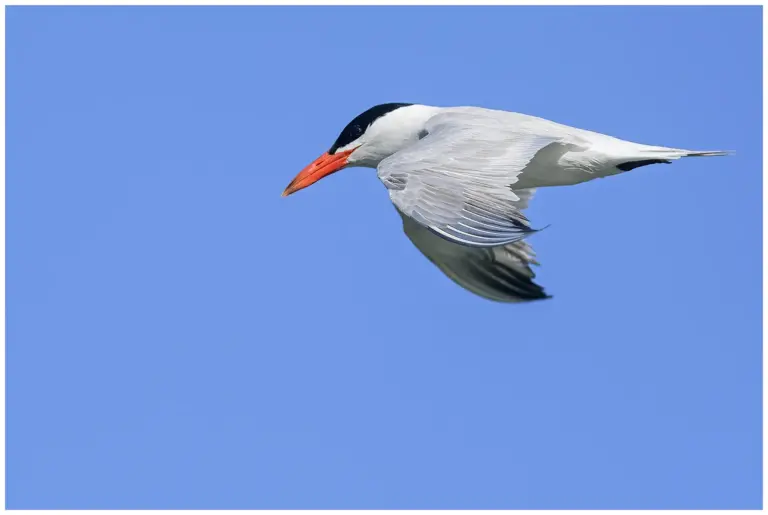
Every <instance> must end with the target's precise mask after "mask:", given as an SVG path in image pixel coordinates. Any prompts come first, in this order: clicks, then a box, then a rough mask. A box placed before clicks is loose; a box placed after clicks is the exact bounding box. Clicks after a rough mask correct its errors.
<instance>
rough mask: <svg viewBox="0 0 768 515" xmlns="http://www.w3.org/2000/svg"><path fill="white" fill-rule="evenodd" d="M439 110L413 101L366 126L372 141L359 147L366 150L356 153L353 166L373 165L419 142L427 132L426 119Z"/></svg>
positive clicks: (372, 166) (371, 166)
mask: <svg viewBox="0 0 768 515" xmlns="http://www.w3.org/2000/svg"><path fill="white" fill-rule="evenodd" d="M440 109H441V108H439V107H432V106H425V105H419V104H415V105H411V106H406V107H402V108H400V109H397V110H396V111H393V112H392V113H389V114H388V115H386V116H384V117H383V118H381V119H380V120H379V121H377V122H376V123H375V124H374V125H372V126H371V127H370V128H369V129H368V131H367V133H369V134H367V135H368V136H370V138H371V143H369V144H367V145H365V147H364V148H361V149H360V150H364V151H365V152H364V153H363V154H362V155H360V156H356V157H358V161H357V162H356V163H355V166H364V167H370V168H376V167H377V166H378V165H379V163H380V162H381V161H383V160H384V159H386V158H388V157H389V156H391V155H392V154H394V153H396V152H399V151H401V150H403V149H404V148H407V147H409V146H410V145H413V144H414V143H416V142H417V141H419V139H421V138H423V137H424V136H425V135H426V130H425V126H426V124H427V121H428V120H429V119H430V118H432V117H433V116H434V115H435V114H437V112H438V111H440Z"/></svg>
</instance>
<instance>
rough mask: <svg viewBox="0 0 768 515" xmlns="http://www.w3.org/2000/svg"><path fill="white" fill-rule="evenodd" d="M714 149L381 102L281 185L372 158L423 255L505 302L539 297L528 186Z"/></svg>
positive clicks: (496, 114)
mask: <svg viewBox="0 0 768 515" xmlns="http://www.w3.org/2000/svg"><path fill="white" fill-rule="evenodd" d="M724 154H725V152H722V151H705V152H701V151H690V150H682V149H675V148H667V147H658V146H651V145H642V144H639V143H632V142H629V141H624V140H620V139H617V138H614V137H611V136H606V135H604V134H599V133H596V132H592V131H587V130H582V129H576V128H573V127H568V126H566V125H562V124H558V123H555V122H551V121H549V120H544V119H541V118H536V117H533V116H528V115H524V114H519V113H511V112H506V111H498V110H491V109H484V108H479V107H452V108H440V107H432V106H423V105H410V104H383V105H380V106H376V107H374V108H372V109H370V110H369V111H366V112H365V113H362V114H361V115H359V116H358V117H357V118H355V119H354V120H352V122H350V124H349V125H347V127H346V128H345V129H344V131H342V133H341V135H340V136H339V138H338V139H337V141H336V143H335V144H334V146H333V147H332V148H331V151H330V152H329V153H327V154H324V156H321V158H319V159H318V160H317V161H316V162H315V163H313V164H312V165H310V166H308V167H307V168H305V170H304V171H302V173H301V174H299V176H297V178H296V179H294V181H293V182H292V183H291V185H289V187H288V188H287V189H286V194H288V193H292V192H293V191H296V190H298V189H302V188H304V187H306V186H308V185H309V184H312V183H313V182H315V181H316V180H318V179H320V178H321V177H323V176H325V175H328V174H330V173H333V172H334V171H336V170H338V169H341V168H344V167H349V166H364V167H371V168H373V167H376V168H377V169H378V176H379V178H380V179H381V181H382V182H383V183H384V185H385V186H386V187H387V189H388V191H389V196H390V198H391V200H392V202H393V203H394V205H395V207H396V208H397V211H398V212H399V213H400V215H401V216H402V218H403V227H404V230H405V233H406V235H407V236H408V237H409V239H410V240H411V241H412V242H413V243H414V245H416V247H417V248H419V250H421V252H422V253H424V254H425V255H426V256H427V258H429V259H430V260H431V261H432V262H433V263H434V264H435V265H436V266H437V267H438V268H440V269H441V270H442V271H443V272H444V273H445V274H446V275H447V276H448V277H450V278H451V279H452V280H454V281H455V282H457V283H458V284H460V285H461V286H463V287H465V288H467V289H468V290H470V291H472V292H474V293H476V294H478V295H481V296H483V297H486V298H489V299H492V300H497V301H505V302H513V301H521V300H533V299H537V298H545V297H547V295H546V294H545V293H544V291H543V290H542V288H541V287H540V286H538V285H536V284H535V283H533V278H534V277H535V275H534V273H533V272H532V271H531V268H530V264H532V263H535V261H534V253H533V250H532V249H531V247H530V246H529V245H528V244H527V243H525V242H524V241H522V240H523V238H525V237H527V236H528V235H530V234H531V233H533V232H535V230H534V229H533V228H532V227H531V224H530V223H529V221H528V219H527V218H526V217H525V215H524V214H523V212H522V211H523V210H524V209H525V208H526V207H527V205H528V202H529V200H530V199H531V197H532V196H533V192H534V190H535V188H538V187H545V186H564V185H571V184H577V183H580V182H585V181H588V180H591V179H595V178H599V177H606V176H609V175H615V174H618V173H622V172H624V171H628V170H631V169H633V168H636V167H639V166H644V165H648V164H654V163H668V162H671V161H673V160H676V159H679V158H681V157H688V156H713V155H724ZM342 158H343V159H342ZM329 160H335V161H333V164H332V165H331V164H329V163H330V161H329Z"/></svg>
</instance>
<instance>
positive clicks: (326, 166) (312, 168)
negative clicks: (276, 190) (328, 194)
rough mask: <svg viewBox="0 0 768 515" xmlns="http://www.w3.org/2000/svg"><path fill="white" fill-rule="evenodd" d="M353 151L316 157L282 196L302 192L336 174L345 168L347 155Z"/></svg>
mask: <svg viewBox="0 0 768 515" xmlns="http://www.w3.org/2000/svg"><path fill="white" fill-rule="evenodd" d="M354 150H355V149H352V150H345V151H344V152H336V153H335V154H329V153H328V152H326V153H325V154H323V155H322V156H320V157H318V158H317V159H315V160H314V161H312V163H310V164H309V166H307V167H306V168H304V169H303V170H302V171H301V172H299V175H297V176H296V177H295V178H294V179H293V180H292V181H291V183H290V184H289V185H288V187H287V188H285V191H283V196H284V197H287V196H288V195H290V194H291V193H296V192H297V191H299V190H303V189H304V188H306V187H307V186H311V185H312V184H314V183H316V182H317V181H319V180H320V179H322V178H323V177H327V176H328V175H331V174H332V173H333V172H338V171H339V170H341V169H342V168H344V167H345V166H347V159H348V158H349V154H351V153H352V152H354Z"/></svg>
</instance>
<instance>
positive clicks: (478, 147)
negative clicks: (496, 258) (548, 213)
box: [378, 111, 560, 247]
mask: <svg viewBox="0 0 768 515" xmlns="http://www.w3.org/2000/svg"><path fill="white" fill-rule="evenodd" d="M484 113H490V112H480V111H479V112H473V111H458V112H454V111H450V112H445V113H440V114H437V115H435V116H434V117H433V118H431V119H430V120H429V121H428V122H427V125H426V133H427V134H426V135H425V136H424V137H423V138H422V139H421V140H419V141H418V142H417V143H415V144H413V145H412V146H410V147H408V148H406V149H404V150H401V151H399V152H397V153H395V154H393V155H392V156H390V157H388V158H386V159H384V160H383V161H382V162H381V163H380V164H379V167H378V175H379V178H380V179H381V181H382V182H383V183H384V184H385V186H386V187H387V188H388V189H389V196H390V198H391V199H392V202H393V203H394V204H395V206H396V207H397V209H398V210H399V211H400V212H401V213H403V214H405V215H406V216H408V217H410V218H411V219H413V220H414V221H415V222H417V223H419V224H421V225H423V226H424V227H426V228H428V229H429V230H431V231H433V232H434V233H437V234H438V235H440V236H442V237H443V238H446V239H448V240H450V241H453V242H454V243H458V244H461V245H467V246H470V247H498V246H501V245H507V244H509V243H513V242H515V241H518V240H521V239H522V238H524V237H526V236H527V235H529V234H530V233H532V232H535V230H534V229H532V228H531V226H530V223H529V221H528V219H527V218H526V217H525V216H524V215H523V214H522V213H521V212H520V210H519V209H518V208H517V207H516V203H517V202H519V201H520V197H519V196H518V194H517V193H516V192H515V191H513V190H512V188H511V186H512V185H513V184H514V183H515V182H516V181H517V176H518V175H519V174H520V173H521V172H522V171H523V169H524V168H525V167H526V165H528V163H530V161H531V160H532V159H533V157H534V156H535V155H536V153H537V152H538V151H540V150H541V149H543V148H544V147H546V146H548V145H550V144H551V143H554V142H556V141H559V140H560V138H559V137H558V136H557V135H554V134H537V133H535V132H532V131H529V130H525V128H524V127H521V126H517V125H514V124H510V123H509V120H508V119H506V118H498V117H497V116H495V115H493V114H484ZM507 114H508V113H507Z"/></svg>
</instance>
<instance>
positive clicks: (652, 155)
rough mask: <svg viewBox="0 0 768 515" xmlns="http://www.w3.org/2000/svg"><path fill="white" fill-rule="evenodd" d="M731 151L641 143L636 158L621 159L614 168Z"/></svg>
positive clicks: (667, 161)
mask: <svg viewBox="0 0 768 515" xmlns="http://www.w3.org/2000/svg"><path fill="white" fill-rule="evenodd" d="M732 153H733V152H730V151H727V150H684V149H680V148H667V147H651V146H647V145H642V146H641V148H639V149H636V154H635V155H636V156H637V158H636V159H628V160H622V162H621V163H619V164H617V165H616V168H618V169H619V170H621V171H623V172H628V171H630V170H634V169H635V168H639V167H641V166H647V165H652V164H657V163H671V162H672V161H675V160H677V159H680V158H681V157H709V156H727V155H729V154H732Z"/></svg>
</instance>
